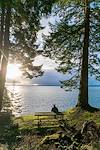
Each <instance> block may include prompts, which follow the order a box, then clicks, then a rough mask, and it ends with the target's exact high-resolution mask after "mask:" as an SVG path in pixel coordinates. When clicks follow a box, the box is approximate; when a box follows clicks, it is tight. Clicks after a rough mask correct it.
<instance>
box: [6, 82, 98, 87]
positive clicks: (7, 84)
mask: <svg viewBox="0 0 100 150" xmlns="http://www.w3.org/2000/svg"><path fill="white" fill-rule="evenodd" d="M6 86H61V85H44V84H43V85H42V84H9V83H6ZM89 87H100V85H89Z"/></svg>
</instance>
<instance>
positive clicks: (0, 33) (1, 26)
mask: <svg viewBox="0 0 100 150" xmlns="http://www.w3.org/2000/svg"><path fill="white" fill-rule="evenodd" d="M4 17H5V5H4V3H2V5H1V17H0V65H1V56H2V52H1V51H2V49H3V37H4Z"/></svg>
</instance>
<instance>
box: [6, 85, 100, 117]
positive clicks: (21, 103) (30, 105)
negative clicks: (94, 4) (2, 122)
mask: <svg viewBox="0 0 100 150" xmlns="http://www.w3.org/2000/svg"><path fill="white" fill-rule="evenodd" d="M7 88H8V90H9V91H10V92H12V93H13V94H12V96H11V99H12V109H13V113H14V114H21V115H22V114H33V113H34V112H48V111H51V108H52V106H53V104H55V105H56V106H57V107H58V109H59V111H64V110H66V109H68V108H72V107H74V106H75V105H76V104H77V99H78V90H73V91H70V92H66V91H64V90H63V89H61V88H60V87H59V86H14V87H13V86H7ZM89 101H90V104H91V105H92V106H95V107H100V87H90V88H89Z"/></svg>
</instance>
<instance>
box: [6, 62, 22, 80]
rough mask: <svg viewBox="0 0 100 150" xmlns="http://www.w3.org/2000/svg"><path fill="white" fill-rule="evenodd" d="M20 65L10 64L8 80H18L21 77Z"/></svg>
mask: <svg viewBox="0 0 100 150" xmlns="http://www.w3.org/2000/svg"><path fill="white" fill-rule="evenodd" d="M19 66H20V65H19V64H8V67H7V79H12V80H16V79H17V78H19V77H20V76H21V71H20V69H19Z"/></svg>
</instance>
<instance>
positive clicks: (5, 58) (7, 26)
mask: <svg viewBox="0 0 100 150" xmlns="http://www.w3.org/2000/svg"><path fill="white" fill-rule="evenodd" d="M10 18H11V8H10V6H8V7H7V9H6V16H5V31H4V51H3V52H4V55H3V58H2V64H1V85H0V111H1V109H2V102H3V93H4V88H5V81H6V73H7V64H8V58H9V45H10V43H9V35H10V31H9V30H10Z"/></svg>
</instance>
